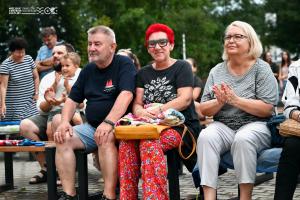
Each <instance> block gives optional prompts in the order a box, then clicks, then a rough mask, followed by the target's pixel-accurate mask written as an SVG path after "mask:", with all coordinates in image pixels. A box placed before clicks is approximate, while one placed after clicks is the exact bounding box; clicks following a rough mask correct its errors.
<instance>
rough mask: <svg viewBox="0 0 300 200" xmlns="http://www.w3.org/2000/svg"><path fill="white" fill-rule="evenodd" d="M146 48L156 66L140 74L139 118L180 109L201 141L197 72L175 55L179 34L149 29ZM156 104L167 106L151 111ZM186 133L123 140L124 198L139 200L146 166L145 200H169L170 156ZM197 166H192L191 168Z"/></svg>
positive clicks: (175, 129) (160, 28) (136, 109)
mask: <svg viewBox="0 0 300 200" xmlns="http://www.w3.org/2000/svg"><path fill="white" fill-rule="evenodd" d="M145 46H146V47H147V50H148V53H149V54H150V55H151V56H152V58H153V63H152V64H149V65H147V66H145V67H143V68H142V69H141V70H140V71H139V72H138V75H137V88H136V97H135V100H134V103H133V114H134V115H136V116H137V117H143V118H148V119H155V118H158V116H159V115H160V114H161V113H162V112H164V111H166V110H167V109H169V108H174V109H176V110H178V111H180V112H181V113H182V114H183V115H184V116H185V119H186V120H185V125H186V126H187V127H188V129H189V130H190V131H191V132H192V133H193V134H194V136H195V138H197V136H198V134H199V132H200V125H199V121H198V117H197V114H196V112H195V107H194V103H193V96H192V94H193V88H192V87H193V73H192V70H191V67H190V66H189V64H188V63H187V62H186V61H183V60H177V59H174V58H171V57H170V53H171V51H172V50H173V48H174V32H173V30H172V29H171V28H170V27H168V26H166V25H164V24H152V25H150V26H149V27H148V29H147V31H146V37H145ZM151 103H160V104H161V106H159V107H156V108H154V109H151V110H149V109H145V106H146V105H147V104H151ZM181 133H182V129H181V128H178V127H172V128H169V129H166V130H164V131H162V132H161V134H160V138H159V139H157V140H154V139H153V140H121V141H120V145H119V169H120V199H122V200H123V199H130V200H135V199H138V181H139V174H140V168H141V174H142V180H143V184H142V189H143V197H142V199H160V200H165V199H169V198H168V192H167V191H168V190H167V170H166V159H165V156H164V152H165V151H167V150H170V149H173V148H176V147H178V145H179V143H180V141H181ZM185 164H186V163H185ZM194 164H195V163H194ZM193 167H194V165H193V164H191V165H189V167H188V169H189V170H192V168H193Z"/></svg>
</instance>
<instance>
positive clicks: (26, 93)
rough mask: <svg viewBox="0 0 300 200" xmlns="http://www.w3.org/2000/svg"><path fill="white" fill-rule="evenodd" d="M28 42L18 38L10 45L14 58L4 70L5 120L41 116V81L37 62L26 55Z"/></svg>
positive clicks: (0, 73)
mask: <svg viewBox="0 0 300 200" xmlns="http://www.w3.org/2000/svg"><path fill="white" fill-rule="evenodd" d="M26 47H27V42H26V40H25V39H24V38H19V37H17V38H14V39H12V40H11V41H10V42H9V50H10V52H11V55H10V56H9V57H8V58H7V59H6V60H4V61H3V63H2V64H1V66H0V81H1V86H0V88H1V110H0V114H1V118H2V119H1V120H3V121H16V120H22V119H25V118H28V117H30V116H33V115H36V114H38V111H37V108H36V99H37V97H38V87H39V77H38V72H37V69H36V66H35V64H34V61H33V59H32V58H31V56H29V55H25V48H26Z"/></svg>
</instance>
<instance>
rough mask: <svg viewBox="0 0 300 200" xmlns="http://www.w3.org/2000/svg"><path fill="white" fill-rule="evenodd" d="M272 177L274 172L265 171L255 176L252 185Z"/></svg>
mask: <svg viewBox="0 0 300 200" xmlns="http://www.w3.org/2000/svg"><path fill="white" fill-rule="evenodd" d="M273 178H274V174H273V173H265V174H262V175H259V176H256V177H255V183H254V185H259V184H262V183H263V182H266V181H269V180H272V179H273Z"/></svg>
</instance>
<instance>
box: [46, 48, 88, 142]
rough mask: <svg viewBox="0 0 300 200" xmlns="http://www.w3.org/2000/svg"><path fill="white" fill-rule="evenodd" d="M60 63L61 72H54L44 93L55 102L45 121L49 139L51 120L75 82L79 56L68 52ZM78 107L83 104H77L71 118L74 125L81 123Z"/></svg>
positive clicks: (50, 137) (60, 108)
mask: <svg viewBox="0 0 300 200" xmlns="http://www.w3.org/2000/svg"><path fill="white" fill-rule="evenodd" d="M60 63H61V72H57V73H56V74H55V81H54V83H53V84H52V87H50V88H48V89H47V91H46V93H45V94H46V95H48V96H50V98H53V100H54V101H55V102H56V103H55V106H53V107H52V109H51V110H50V112H49V117H48V122H47V135H48V139H49V140H52V139H53V138H52V137H53V134H52V132H53V131H52V127H51V121H52V119H53V117H54V116H55V115H56V114H60V113H61V110H62V107H63V105H64V102H65V101H66V98H67V96H68V94H69V93H70V91H71V88H72V86H73V84H74V83H75V82H76V80H77V78H78V75H79V72H80V68H79V66H80V57H79V55H78V54H77V53H74V52H71V53H68V54H67V55H65V56H64V57H62V58H61V60H60ZM80 108H83V104H82V105H80V106H79V108H78V109H77V110H76V112H75V114H74V116H73V118H72V123H73V124H74V125H79V124H82V123H83V120H82V118H81V115H80V110H79V109H80Z"/></svg>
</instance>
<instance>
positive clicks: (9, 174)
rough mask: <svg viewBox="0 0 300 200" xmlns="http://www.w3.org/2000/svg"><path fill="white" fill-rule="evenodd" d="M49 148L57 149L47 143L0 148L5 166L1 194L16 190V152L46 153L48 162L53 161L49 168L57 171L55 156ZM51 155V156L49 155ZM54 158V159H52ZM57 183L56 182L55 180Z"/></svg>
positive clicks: (52, 144) (0, 188)
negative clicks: (14, 164)
mask: <svg viewBox="0 0 300 200" xmlns="http://www.w3.org/2000/svg"><path fill="white" fill-rule="evenodd" d="M48 148H55V143H53V142H46V145H45V146H0V152H3V153H4V166H5V184H4V185H1V186H0V192H3V191H6V190H11V189H14V174H13V153H15V152H45V151H46V157H50V158H48V159H47V160H51V162H52V163H51V164H50V163H48V162H47V165H48V164H49V165H50V166H53V164H54V168H52V169H51V168H49V169H51V170H54V173H55V172H56V170H55V162H54V157H53V155H50V154H49V153H47V149H48ZM48 154H49V155H48ZM51 156H52V157H51ZM55 181H56V180H55Z"/></svg>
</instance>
